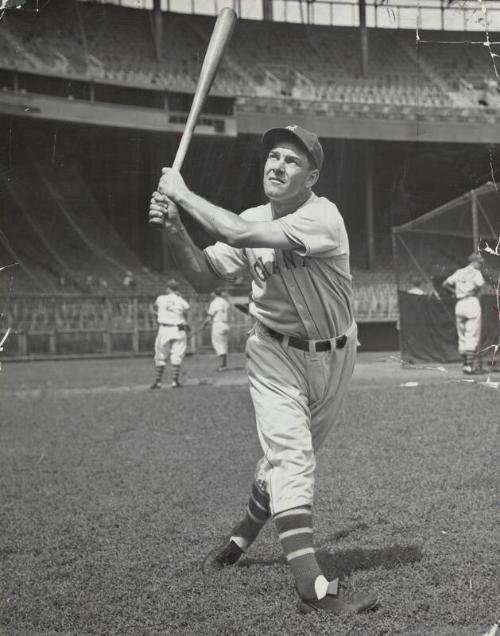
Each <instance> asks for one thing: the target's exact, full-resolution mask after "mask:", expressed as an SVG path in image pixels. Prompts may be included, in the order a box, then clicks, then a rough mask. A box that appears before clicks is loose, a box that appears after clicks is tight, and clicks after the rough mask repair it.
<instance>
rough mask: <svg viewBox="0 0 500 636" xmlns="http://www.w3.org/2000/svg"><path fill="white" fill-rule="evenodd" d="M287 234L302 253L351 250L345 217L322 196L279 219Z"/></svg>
mask: <svg viewBox="0 0 500 636" xmlns="http://www.w3.org/2000/svg"><path fill="white" fill-rule="evenodd" d="M274 223H279V225H280V226H281V229H282V230H283V233H284V234H285V236H286V237H287V238H288V239H289V240H290V241H291V242H292V243H293V244H294V245H295V246H296V247H295V248H292V249H293V251H295V252H297V253H298V254H300V255H301V256H324V257H328V256H338V255H339V254H345V253H348V252H349V243H348V240H347V233H346V230H345V226H344V221H343V219H342V216H341V215H340V212H339V211H338V209H337V207H336V206H335V205H334V204H333V203H331V202H330V201H326V200H325V199H319V200H318V202H315V203H313V204H311V205H306V206H304V207H303V208H300V209H299V210H297V212H294V213H293V214H288V215H287V216H284V217H282V218H281V219H277V220H276V221H274Z"/></svg>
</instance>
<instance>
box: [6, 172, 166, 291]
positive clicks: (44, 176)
mask: <svg viewBox="0 0 500 636" xmlns="http://www.w3.org/2000/svg"><path fill="white" fill-rule="evenodd" d="M0 187H1V191H2V208H3V210H2V211H3V215H2V216H3V223H4V225H3V228H4V229H3V231H2V234H1V236H0V246H1V248H0V249H1V254H2V263H5V264H7V263H12V262H18V263H19V265H18V266H16V269H15V270H11V272H12V273H13V275H14V282H15V287H14V290H13V291H14V292H15V293H17V294H19V293H23V292H27V293H33V292H35V293H40V292H42V293H57V294H74V293H80V294H81V293H88V294H120V293H121V294H123V293H126V292H128V291H130V290H128V289H126V288H125V287H124V285H123V279H124V277H125V274H126V272H127V271H131V272H132V274H133V278H134V279H135V288H134V293H138V294H143V295H148V294H155V293H157V292H158V290H159V289H162V288H163V286H164V277H161V276H160V275H159V274H156V273H154V272H151V271H149V270H145V268H144V267H143V266H142V264H141V263H140V261H139V260H138V258H137V257H136V256H135V255H134V254H133V253H132V252H131V251H130V250H129V249H128V248H127V247H126V245H125V244H124V242H123V241H122V240H121V239H120V237H119V236H118V234H117V233H116V230H115V229H114V228H113V227H112V226H111V225H110V224H109V223H107V222H106V220H105V218H104V217H103V215H102V213H101V211H100V210H99V209H98V206H97V204H96V202H95V200H94V199H93V197H92V195H91V194H90V192H89V191H88V189H87V187H86V185H85V183H84V182H83V180H82V179H81V177H80V176H79V174H78V173H77V172H76V171H75V170H73V169H65V170H62V169H59V170H55V169H53V168H50V167H47V166H38V165H30V166H29V167H24V168H23V167H17V168H12V169H11V170H5V169H4V170H2V171H1V176H0ZM9 273H10V272H9ZM1 281H2V293H3V294H4V295H5V293H6V291H7V290H6V289H5V288H6V287H7V286H8V285H9V284H10V282H9V281H10V279H9V278H8V277H7V276H2V277H1Z"/></svg>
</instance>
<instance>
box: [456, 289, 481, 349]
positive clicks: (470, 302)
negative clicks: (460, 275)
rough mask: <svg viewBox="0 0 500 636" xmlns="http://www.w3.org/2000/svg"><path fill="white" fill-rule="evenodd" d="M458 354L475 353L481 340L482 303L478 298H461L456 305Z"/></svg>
mask: <svg viewBox="0 0 500 636" xmlns="http://www.w3.org/2000/svg"><path fill="white" fill-rule="evenodd" d="M455 319H456V325H457V334H458V352H459V353H460V354H461V355H464V354H466V353H475V352H476V351H477V349H478V348H479V341H480V339H481V303H480V302H479V299H478V298H477V297H476V296H468V297H467V298H461V299H460V300H459V301H458V302H457V304H456V305H455Z"/></svg>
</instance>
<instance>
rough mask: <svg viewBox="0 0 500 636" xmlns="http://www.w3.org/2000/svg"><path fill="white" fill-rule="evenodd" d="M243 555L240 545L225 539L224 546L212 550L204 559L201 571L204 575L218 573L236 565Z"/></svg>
mask: <svg viewBox="0 0 500 636" xmlns="http://www.w3.org/2000/svg"><path fill="white" fill-rule="evenodd" d="M242 554H243V550H242V549H241V548H240V546H239V545H237V544H236V543H235V542H234V541H231V540H230V539H225V541H224V543H223V545H222V546H221V545H218V546H217V547H216V548H213V549H212V550H210V552H209V553H208V554H207V556H206V557H205V558H204V559H203V563H202V564H201V571H202V572H203V574H212V573H213V572H218V571H220V570H222V569H224V568H225V567H228V566H229V565H234V564H235V563H236V562H237V561H238V559H239V558H240V556H241V555H242Z"/></svg>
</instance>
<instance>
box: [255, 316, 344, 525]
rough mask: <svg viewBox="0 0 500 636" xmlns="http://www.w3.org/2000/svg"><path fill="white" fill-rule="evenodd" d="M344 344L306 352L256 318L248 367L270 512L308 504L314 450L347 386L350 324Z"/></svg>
mask: <svg viewBox="0 0 500 636" xmlns="http://www.w3.org/2000/svg"><path fill="white" fill-rule="evenodd" d="M346 335H347V336H348V338H347V342H346V345H345V346H344V347H343V348H342V349H333V350H331V351H325V352H319V353H318V352H305V351H301V350H299V349H294V348H292V347H289V346H286V344H285V343H281V342H279V341H278V340H276V339H275V338H273V337H272V336H271V335H270V334H269V333H268V331H267V330H266V328H265V327H264V326H263V325H261V324H260V323H257V325H256V326H255V327H254V328H253V329H252V331H251V333H250V336H249V339H248V341H247V346H246V353H247V369H248V378H249V383H250V394H251V397H252V401H253V405H254V409H255V417H256V423H257V431H258V435H259V440H260V444H261V447H262V451H263V453H264V456H263V457H262V459H261V460H260V461H259V462H258V464H257V469H256V475H255V477H256V480H257V482H264V483H265V486H266V490H267V492H268V494H269V497H270V507H271V512H272V514H274V515H275V514H277V513H279V512H282V511H284V510H289V509H290V508H295V507H297V506H304V505H307V506H309V505H312V503H313V496H314V471H315V468H316V458H315V454H316V452H317V450H318V449H319V448H320V447H321V446H322V444H323V442H324V441H325V438H326V436H327V434H328V433H329V431H330V430H331V429H332V427H333V425H334V424H335V421H336V418H337V416H338V413H339V411H340V408H341V406H342V402H343V400H344V397H345V394H346V392H347V389H348V387H349V383H350V380H351V376H352V372H353V370H354V363H355V359H356V349H357V328H356V325H353V326H352V328H351V329H350V330H349V332H348V333H347V334H346Z"/></svg>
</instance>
